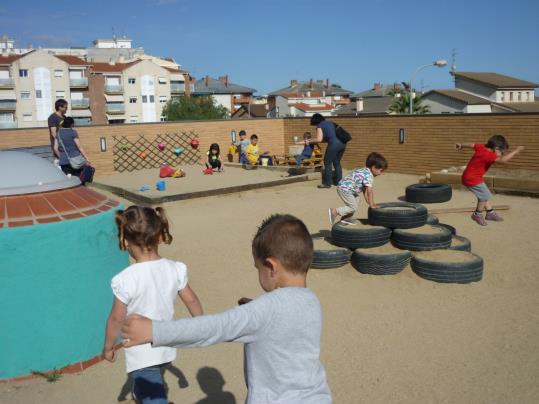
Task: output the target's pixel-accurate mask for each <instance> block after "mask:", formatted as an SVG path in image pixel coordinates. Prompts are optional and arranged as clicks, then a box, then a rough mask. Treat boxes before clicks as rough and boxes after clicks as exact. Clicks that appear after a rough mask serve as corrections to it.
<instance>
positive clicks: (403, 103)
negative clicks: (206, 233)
mask: <svg viewBox="0 0 539 404" xmlns="http://www.w3.org/2000/svg"><path fill="white" fill-rule="evenodd" d="M390 94H391V95H392V96H393V103H392V104H391V106H390V107H389V110H390V111H391V112H395V113H396V114H407V113H409V112H410V92H409V91H404V90H394V91H392V92H391V93H390ZM422 101H423V99H422V98H421V96H420V95H418V94H417V93H416V96H415V97H414V105H413V112H414V114H428V113H429V112H430V107H429V106H428V105H421V102H422Z"/></svg>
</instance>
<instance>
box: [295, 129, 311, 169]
mask: <svg viewBox="0 0 539 404" xmlns="http://www.w3.org/2000/svg"><path fill="white" fill-rule="evenodd" d="M296 139H297V138H296ZM303 140H304V141H305V147H304V148H303V151H302V152H301V154H298V155H296V167H301V162H302V161H303V160H305V159H310V158H311V156H312V155H313V145H311V144H310V143H309V142H310V140H311V132H305V133H304V134H303Z"/></svg>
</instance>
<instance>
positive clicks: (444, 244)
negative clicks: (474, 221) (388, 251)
mask: <svg viewBox="0 0 539 404" xmlns="http://www.w3.org/2000/svg"><path fill="white" fill-rule="evenodd" d="M425 226H429V227H431V228H433V230H434V231H435V232H434V233H426V234H423V233H421V234H417V233H413V232H410V231H407V229H395V230H393V235H392V236H391V241H392V242H393V245H394V246H395V247H397V248H401V249H403V250H410V251H428V250H437V249H443V248H448V247H449V246H450V245H451V236H452V235H451V232H450V231H449V230H448V229H446V228H444V227H441V226H433V225H429V224H427V225H425Z"/></svg>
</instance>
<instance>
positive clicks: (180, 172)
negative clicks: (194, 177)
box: [172, 168, 185, 178]
mask: <svg viewBox="0 0 539 404" xmlns="http://www.w3.org/2000/svg"><path fill="white" fill-rule="evenodd" d="M181 177H185V171H183V170H182V169H181V168H178V169H177V170H176V171H175V172H174V174H172V178H181Z"/></svg>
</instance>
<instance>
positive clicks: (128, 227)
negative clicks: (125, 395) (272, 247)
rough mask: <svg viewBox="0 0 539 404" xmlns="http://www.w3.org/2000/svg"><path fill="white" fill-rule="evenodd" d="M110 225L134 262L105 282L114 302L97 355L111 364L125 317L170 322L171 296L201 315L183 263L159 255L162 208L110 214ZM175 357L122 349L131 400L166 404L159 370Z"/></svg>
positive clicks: (164, 224) (159, 350)
mask: <svg viewBox="0 0 539 404" xmlns="http://www.w3.org/2000/svg"><path fill="white" fill-rule="evenodd" d="M116 224H117V226H118V240H119V246H120V249H121V250H124V251H128V252H129V255H130V256H131V257H132V258H133V259H134V261H135V263H134V264H133V265H130V266H128V267H127V268H125V269H124V270H123V271H122V272H120V273H119V274H117V275H116V276H115V277H114V278H112V281H111V287H112V292H113V294H114V302H113V304H112V309H111V312H110V315H109V318H108V320H107V324H106V332H105V344H104V346H103V357H104V358H105V359H106V360H108V361H109V362H114V361H115V360H116V351H115V346H114V345H115V341H116V340H117V339H118V337H119V336H120V330H121V326H122V323H123V321H124V319H125V318H126V316H128V315H130V314H135V313H136V314H140V315H143V316H146V317H148V318H152V319H154V320H161V321H164V320H172V319H173V317H174V302H175V298H176V295H178V296H179V297H180V299H181V300H182V302H183V303H184V304H185V306H186V307H187V309H188V310H189V313H191V315H192V316H200V315H202V314H203V312H202V306H201V304H200V301H199V300H198V297H197V295H196V293H195V292H194V291H193V289H191V287H190V286H189V283H188V278H187V267H186V266H185V264H183V263H182V262H177V261H172V260H169V259H167V258H162V257H161V256H160V255H159V252H158V246H159V244H160V243H165V244H170V243H171V242H172V236H171V235H170V232H169V226H168V220H167V218H166V215H165V211H164V209H163V208H160V207H158V208H155V209H153V208H149V207H141V206H130V207H129V208H127V209H126V210H119V211H118V212H117V213H116ZM175 358H176V349H175V348H169V347H156V348H153V347H152V345H151V344H144V345H140V346H135V347H132V348H125V361H126V368H127V373H128V375H129V377H131V378H132V380H133V395H134V396H135V399H136V400H137V402H142V403H144V402H147V401H148V400H151V402H152V403H165V404H166V403H167V397H166V392H165V386H164V381H163V375H162V370H163V369H162V368H163V365H165V364H167V363H169V362H172V361H173V360H174V359H175Z"/></svg>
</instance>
